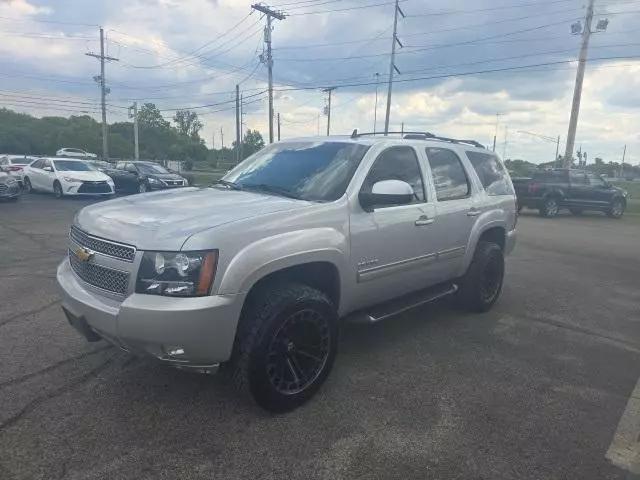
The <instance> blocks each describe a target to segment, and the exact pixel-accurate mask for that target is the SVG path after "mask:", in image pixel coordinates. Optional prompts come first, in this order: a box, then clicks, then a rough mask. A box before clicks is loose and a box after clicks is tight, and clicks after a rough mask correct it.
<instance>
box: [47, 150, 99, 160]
mask: <svg viewBox="0 0 640 480" xmlns="http://www.w3.org/2000/svg"><path fill="white" fill-rule="evenodd" d="M56 157H73V158H98V156H97V155H96V154H95V153H89V152H86V151H84V150H82V149H80V148H61V149H60V150H58V151H57V152H56Z"/></svg>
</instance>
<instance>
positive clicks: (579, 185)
mask: <svg viewBox="0 0 640 480" xmlns="http://www.w3.org/2000/svg"><path fill="white" fill-rule="evenodd" d="M512 181H513V186H514V188H515V191H516V196H517V199H518V211H520V209H522V207H527V208H533V209H537V210H539V211H540V215H542V216H543V217H555V216H556V215H557V214H558V212H559V210H560V209H561V208H568V209H569V211H570V212H571V213H573V214H574V215H580V214H581V213H582V212H583V211H584V210H598V211H601V212H605V213H606V214H607V215H609V216H610V217H613V218H620V217H622V215H623V214H624V211H625V209H626V207H627V197H628V194H627V192H626V191H625V190H623V189H621V188H618V187H614V186H613V185H611V184H610V183H609V182H607V181H606V180H604V179H602V178H601V177H600V176H598V175H595V174H593V173H589V172H585V171H583V170H573V169H571V170H569V169H554V170H543V171H540V172H536V173H534V174H533V176H532V177H531V178H513V179H512Z"/></svg>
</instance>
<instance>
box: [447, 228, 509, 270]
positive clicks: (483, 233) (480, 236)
mask: <svg viewBox="0 0 640 480" xmlns="http://www.w3.org/2000/svg"><path fill="white" fill-rule="evenodd" d="M483 240H488V241H491V242H494V243H497V244H498V245H499V246H500V248H501V249H502V251H503V252H504V251H505V247H506V243H507V229H506V227H505V225H504V222H499V221H494V222H489V223H486V224H483V226H482V227H481V228H478V229H476V230H475V231H472V232H471V236H470V238H469V244H468V246H467V250H466V252H465V254H464V255H465V256H464V261H463V262H462V266H461V269H460V271H459V272H458V276H462V275H464V273H465V272H466V271H467V269H468V268H469V265H470V264H471V260H473V255H474V254H475V251H476V248H477V247H478V243H479V242H480V241H483Z"/></svg>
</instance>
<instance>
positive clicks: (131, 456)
mask: <svg viewBox="0 0 640 480" xmlns="http://www.w3.org/2000/svg"><path fill="white" fill-rule="evenodd" d="M93 201H94V200H88V199H80V198H79V199H69V200H67V201H63V202H52V201H51V200H50V196H48V195H44V194H32V195H24V196H23V197H22V198H21V199H20V201H19V202H17V203H11V204H5V205H1V206H0V208H1V209H2V221H0V272H1V273H0V276H2V279H3V298H8V299H10V301H3V302H0V365H2V367H1V368H0V405H2V406H3V408H2V409H0V478H3V479H4V478H7V479H12V480H13V479H30V480H31V479H49V478H212V477H215V478H263V477H272V478H273V477H277V478H301V479H310V478H311V479H313V478H331V479H333V478H434V479H435V478H447V479H469V478H491V479H498V478H519V479H520V478H521V479H536V480H538V479H541V478H589V479H591V478H593V479H604V478H606V479H620V480H622V479H628V478H632V477H628V476H627V473H628V472H625V471H623V470H622V469H619V468H618V467H615V466H612V465H611V464H610V463H609V462H608V461H607V460H606V459H605V457H604V455H605V453H606V451H607V449H608V448H609V446H610V444H611V440H612V438H613V436H614V433H615V431H616V428H617V425H618V422H619V421H620V418H621V415H622V413H623V410H624V409H625V405H626V404H627V400H628V398H629V395H630V393H631V391H632V390H633V388H634V386H635V384H636V382H637V380H638V376H640V323H638V321H637V319H638V318H639V315H640V310H639V307H638V306H639V305H640V288H639V287H638V282H637V278H638V277H637V275H638V271H640V258H639V257H638V255H637V238H638V233H640V221H639V220H640V218H637V217H633V216H627V217H625V218H623V219H622V220H612V219H609V218H607V217H605V216H603V215H600V214H593V215H590V214H585V216H583V217H579V218H576V217H571V216H568V215H567V216H564V215H563V216H561V218H556V219H551V220H549V219H543V218H539V217H538V216H537V213H535V212H533V211H531V212H528V211H526V210H525V211H523V215H522V216H521V217H520V221H519V243H518V246H517V247H516V250H515V252H514V255H513V257H511V258H510V259H509V261H508V264H507V269H508V273H507V279H508V280H507V283H506V284H505V290H504V293H503V296H502V298H501V300H500V302H499V303H498V304H497V305H496V308H495V310H493V311H492V312H490V313H488V314H485V315H482V316H480V317H478V316H476V315H464V314H461V313H458V312H456V311H454V310H451V309H450V308H448V307H445V306H443V305H434V306H431V307H428V308H422V309H417V310H413V311H411V312H407V313H406V314H404V315H402V316H400V317H397V318H395V319H393V320H390V321H387V322H384V323H382V324H379V325H375V326H371V327H369V326H348V327H346V328H345V329H344V330H343V333H342V338H341V345H340V350H341V354H340V356H339V357H338V360H337V362H338V364H339V365H338V367H339V368H336V369H335V371H334V375H332V376H331V378H330V380H329V382H328V385H327V386H326V387H325V388H323V389H322V390H321V391H320V394H319V395H318V396H317V397H316V398H315V399H314V400H313V401H312V402H311V403H309V404H308V405H306V406H304V407H303V408H301V409H299V410H297V411H295V412H293V413H292V414H289V415H286V416H270V415H266V414H265V413H264V412H263V411H261V410H259V409H258V408H257V407H255V406H253V405H252V404H250V403H248V402H247V403H243V402H240V401H239V400H238V397H237V395H236V393H235V392H234V391H233V389H232V388H230V387H228V386H227V385H226V383H225V382H224V381H223V380H222V379H221V378H219V377H218V378H216V377H207V376H201V375H197V374H189V373H185V372H180V371H175V370H170V369H166V368H162V367H159V366H157V365H155V364H153V363H150V362H147V361H145V360H141V359H136V358H132V357H130V356H128V355H127V354H126V353H124V352H120V351H118V350H116V349H114V348H110V347H108V346H107V345H105V344H103V343H98V344H94V345H88V344H87V343H86V342H85V341H84V339H82V338H81V337H80V336H79V335H77V334H76V333H75V332H74V331H73V329H72V328H71V327H70V326H69V325H67V323H66V320H65V319H64V316H63V314H62V312H61V310H60V308H59V303H58V300H59V296H58V292H57V289H56V286H55V279H54V276H55V275H54V274H55V268H56V266H57V264H58V262H59V261H60V260H61V259H62V257H63V256H64V255H65V251H66V245H67V235H68V229H69V224H70V222H71V220H72V218H73V215H74V214H75V212H76V211H77V210H78V209H79V208H81V207H82V206H83V205H86V204H88V203H91V202H93ZM551 225H553V228H549V227H550V226H551Z"/></svg>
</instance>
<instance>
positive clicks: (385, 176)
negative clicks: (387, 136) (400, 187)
mask: <svg viewBox="0 0 640 480" xmlns="http://www.w3.org/2000/svg"><path fill="white" fill-rule="evenodd" d="M382 180H402V181H403V182H407V183H408V184H409V185H411V187H412V188H413V194H414V196H415V198H414V200H413V202H412V203H423V202H424V201H425V200H424V199H425V195H424V186H423V182H422V173H421V172H420V165H419V164H418V157H417V156H416V152H415V150H414V149H413V148H411V147H391V148H389V149H387V150H385V151H384V152H382V153H381V154H380V156H379V157H378V158H377V159H376V161H375V162H374V163H373V166H372V167H371V170H369V174H368V175H367V178H366V179H365V181H364V183H363V184H362V191H364V192H371V189H372V188H373V185H374V184H375V183H377V182H380V181H382Z"/></svg>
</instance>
